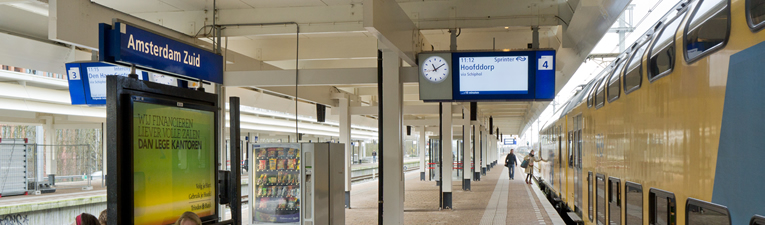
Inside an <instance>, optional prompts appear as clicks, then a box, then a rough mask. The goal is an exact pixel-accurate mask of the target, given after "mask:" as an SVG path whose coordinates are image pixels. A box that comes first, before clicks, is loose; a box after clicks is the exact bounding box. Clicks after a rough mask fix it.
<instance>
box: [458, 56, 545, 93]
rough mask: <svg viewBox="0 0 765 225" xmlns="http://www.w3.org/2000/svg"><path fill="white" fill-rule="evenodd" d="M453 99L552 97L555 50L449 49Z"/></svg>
mask: <svg viewBox="0 0 765 225" xmlns="http://www.w3.org/2000/svg"><path fill="white" fill-rule="evenodd" d="M452 71H453V72H452V74H454V76H453V78H452V79H453V82H452V88H453V92H452V94H453V100H457V101H474V100H552V99H553V98H555V51H554V50H545V51H517V52H465V53H452Z"/></svg>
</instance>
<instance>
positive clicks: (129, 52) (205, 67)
mask: <svg viewBox="0 0 765 225" xmlns="http://www.w3.org/2000/svg"><path fill="white" fill-rule="evenodd" d="M99 32H100V40H99V41H100V42H99V54H100V55H99V58H100V61H105V62H115V63H124V64H135V65H136V66H139V67H143V68H147V69H154V70H158V71H163V72H167V73H172V74H176V75H180V76H184V77H187V78H190V79H194V80H196V79H201V80H205V81H210V82H214V83H219V84H221V83H223V57H222V56H221V55H218V54H215V53H213V52H211V51H208V50H206V49H202V48H198V47H195V46H193V45H191V44H187V43H184V42H181V41H177V40H174V39H171V38H168V37H165V36H162V35H160V34H156V33H153V32H150V31H147V30H144V29H141V28H138V27H136V26H133V25H129V24H126V23H124V22H115V23H114V26H111V25H108V24H103V23H102V24H100V25H99Z"/></svg>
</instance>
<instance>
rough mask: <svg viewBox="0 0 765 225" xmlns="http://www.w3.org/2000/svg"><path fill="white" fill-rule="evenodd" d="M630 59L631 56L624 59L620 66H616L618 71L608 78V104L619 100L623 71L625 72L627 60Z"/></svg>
mask: <svg viewBox="0 0 765 225" xmlns="http://www.w3.org/2000/svg"><path fill="white" fill-rule="evenodd" d="M628 58H629V55H626V56H625V57H624V59H622V60H621V62H619V65H618V66H616V69H615V70H614V72H613V73H611V77H609V78H608V103H611V102H613V101H614V100H616V99H619V95H620V94H621V87H622V86H621V82H619V81H620V80H621V79H620V78H621V76H622V71H623V70H624V65H626V64H627V60H626V59H628Z"/></svg>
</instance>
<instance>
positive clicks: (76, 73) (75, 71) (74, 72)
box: [68, 67, 80, 80]
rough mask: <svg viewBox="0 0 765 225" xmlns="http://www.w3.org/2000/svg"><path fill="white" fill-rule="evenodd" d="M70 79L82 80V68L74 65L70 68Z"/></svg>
mask: <svg viewBox="0 0 765 225" xmlns="http://www.w3.org/2000/svg"><path fill="white" fill-rule="evenodd" d="M68 73H69V80H80V68H79V67H72V68H69V71H68Z"/></svg>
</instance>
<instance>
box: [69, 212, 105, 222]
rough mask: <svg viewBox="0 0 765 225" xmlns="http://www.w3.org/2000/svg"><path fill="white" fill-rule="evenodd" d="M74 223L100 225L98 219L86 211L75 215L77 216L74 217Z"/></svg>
mask: <svg viewBox="0 0 765 225" xmlns="http://www.w3.org/2000/svg"><path fill="white" fill-rule="evenodd" d="M74 224H76V225H100V224H99V222H98V219H96V217H95V216H93V215H90V214H87V213H83V214H80V215H77V217H76V218H75V223H74Z"/></svg>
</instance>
